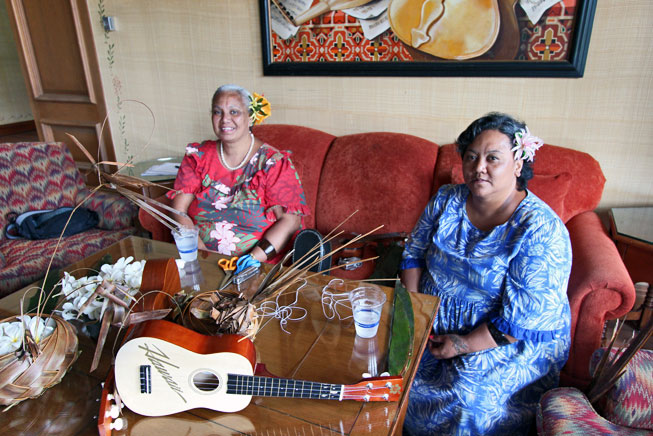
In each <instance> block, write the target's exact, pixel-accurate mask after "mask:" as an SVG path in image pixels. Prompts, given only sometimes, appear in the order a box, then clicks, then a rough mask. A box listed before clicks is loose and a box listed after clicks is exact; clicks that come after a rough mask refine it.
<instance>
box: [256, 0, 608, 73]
mask: <svg viewBox="0 0 653 436" xmlns="http://www.w3.org/2000/svg"><path fill="white" fill-rule="evenodd" d="M260 4H261V8H260V9H261V33H262V35H263V41H262V42H263V71H264V73H265V74H266V75H349V76H506V77H518V76H520V77H538V76H540V77H552V76H559V77H582V75H583V72H584V69H585V61H586V57H587V50H588V47H589V40H590V34H591V30H592V21H593V18H594V12H595V9H596V0H260Z"/></svg>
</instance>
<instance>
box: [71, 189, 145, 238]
mask: <svg viewBox="0 0 653 436" xmlns="http://www.w3.org/2000/svg"><path fill="white" fill-rule="evenodd" d="M89 194H90V191H89V190H87V189H84V190H82V191H80V192H78V193H77V196H76V198H75V203H76V204H79V203H80V202H82V201H84V199H85V198H86V197H88V195H89ZM82 207H86V208H88V209H90V210H93V211H95V212H97V214H98V217H99V218H100V222H99V223H98V227H99V228H100V229H104V230H119V229H124V228H127V227H133V226H134V220H135V218H136V206H134V205H133V204H132V202H131V201H129V200H127V199H126V198H124V197H122V196H120V195H118V194H113V193H110V192H103V191H97V192H95V193H94V194H93V195H92V196H91V197H90V198H88V199H87V200H86V201H85V202H84V203H83V204H82Z"/></svg>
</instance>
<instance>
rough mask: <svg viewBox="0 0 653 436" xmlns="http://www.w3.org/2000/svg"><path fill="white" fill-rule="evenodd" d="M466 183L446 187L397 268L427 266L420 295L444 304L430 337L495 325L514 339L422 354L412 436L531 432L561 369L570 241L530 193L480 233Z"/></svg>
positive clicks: (413, 395) (410, 418)
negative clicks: (446, 353) (450, 354)
mask: <svg viewBox="0 0 653 436" xmlns="http://www.w3.org/2000/svg"><path fill="white" fill-rule="evenodd" d="M468 195H469V189H468V188H467V186H466V185H445V186H443V187H442V188H441V189H440V190H439V191H438V193H437V195H436V196H435V197H434V198H433V199H431V201H430V202H429V204H428V205H427V207H426V209H425V211H424V213H423V214H422V216H421V218H420V219H419V221H418V222H417V224H416V225H415V229H414V230H413V233H412V235H411V238H410V239H409V241H408V243H407V244H406V249H405V251H404V255H403V257H404V259H403V261H402V268H403V269H407V268H414V267H421V268H424V273H423V274H422V278H421V282H420V290H421V292H423V293H426V294H432V295H437V296H439V297H440V299H441V302H440V308H439V310H438V315H437V317H436V320H435V324H434V330H435V333H436V334H447V333H454V334H461V335H465V334H467V333H469V332H470V331H472V330H473V329H474V328H476V327H477V326H479V325H480V324H482V323H485V322H492V323H493V324H494V325H495V326H496V327H497V328H498V329H499V330H501V331H502V332H503V333H506V334H509V335H511V336H513V337H515V338H517V341H516V342H515V343H513V344H509V345H504V346H501V347H496V348H491V349H488V350H484V351H479V352H475V353H469V354H465V355H461V356H456V357H454V358H452V359H442V360H438V359H436V358H434V357H433V355H432V354H431V353H429V352H428V350H426V351H425V352H424V356H423V358H422V361H421V362H420V366H419V369H418V372H417V376H416V378H415V381H414V383H413V385H412V388H411V391H410V398H409V405H408V411H407V414H406V420H405V424H404V433H405V434H408V435H439V434H442V435H506V434H527V433H528V431H529V429H530V427H531V425H532V423H533V417H534V414H535V410H536V405H537V402H538V401H539V399H540V396H541V395H542V394H543V393H544V392H545V391H547V390H548V389H551V388H553V387H555V386H557V384H558V380H559V374H560V369H561V368H562V366H563V365H564V364H565V362H566V361H567V357H568V354H569V344H570V325H571V315H570V310H569V301H568V299H567V282H568V280H569V272H570V270H571V244H570V241H569V234H568V232H567V229H566V228H565V226H564V224H563V223H562V221H561V220H560V218H559V217H558V216H557V215H556V214H555V212H553V211H552V210H551V209H550V208H549V207H548V206H547V205H546V204H545V203H544V202H543V201H542V200H540V199H539V198H538V197H536V196H535V195H534V194H533V193H532V192H527V196H526V198H524V200H522V202H521V203H520V204H519V206H518V207H517V209H516V210H515V212H514V213H513V214H512V216H511V217H510V219H509V220H508V221H507V222H506V223H504V224H502V225H500V226H497V227H495V228H494V229H492V230H491V231H489V232H484V231H480V230H478V229H477V228H476V227H474V225H473V224H472V223H471V222H470V220H469V218H468V216H467V212H466V209H465V202H466V199H467V197H468Z"/></svg>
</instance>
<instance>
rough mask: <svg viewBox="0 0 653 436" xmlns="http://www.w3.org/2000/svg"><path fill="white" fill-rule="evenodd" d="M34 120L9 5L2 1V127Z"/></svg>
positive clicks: (0, 37) (0, 36)
mask: <svg viewBox="0 0 653 436" xmlns="http://www.w3.org/2000/svg"><path fill="white" fill-rule="evenodd" d="M32 119H33V117H32V109H31V108H30V106H29V98H28V96H27V90H26V89H25V81H24V80H23V75H22V72H21V70H20V62H19V60H18V52H17V50H16V43H15V42H14V35H13V33H12V31H11V25H10V24H9V16H8V15H7V5H6V4H5V2H4V1H0V125H5V124H13V123H20V122H23V121H29V120H32Z"/></svg>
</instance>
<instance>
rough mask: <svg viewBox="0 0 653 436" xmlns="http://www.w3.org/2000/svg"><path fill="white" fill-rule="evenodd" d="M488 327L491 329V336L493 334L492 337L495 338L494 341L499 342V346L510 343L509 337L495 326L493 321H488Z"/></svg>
mask: <svg viewBox="0 0 653 436" xmlns="http://www.w3.org/2000/svg"><path fill="white" fill-rule="evenodd" d="M487 329H488V330H489V331H490V336H492V339H494V342H496V343H497V345H498V346H500V347H501V346H503V345H508V344H510V341H509V340H508V338H506V335H504V334H503V333H501V331H500V330H499V329H498V328H496V327H495V326H494V324H492V323H491V322H488V323H487Z"/></svg>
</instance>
